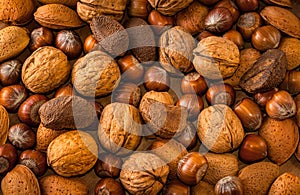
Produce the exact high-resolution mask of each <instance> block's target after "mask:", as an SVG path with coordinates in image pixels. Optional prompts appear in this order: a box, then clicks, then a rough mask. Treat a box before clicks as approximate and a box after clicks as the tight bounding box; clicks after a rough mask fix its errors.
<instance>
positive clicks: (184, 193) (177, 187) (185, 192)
mask: <svg viewBox="0 0 300 195" xmlns="http://www.w3.org/2000/svg"><path fill="white" fill-rule="evenodd" d="M163 194H165V195H179V194H180V195H189V194H190V186H188V185H186V184H184V183H182V182H180V181H179V180H177V179H176V180H172V181H170V182H168V183H167V184H166V186H165V188H164V189H163Z"/></svg>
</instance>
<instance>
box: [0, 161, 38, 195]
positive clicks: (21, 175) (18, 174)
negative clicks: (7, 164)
mask: <svg viewBox="0 0 300 195" xmlns="http://www.w3.org/2000/svg"><path fill="white" fill-rule="evenodd" d="M1 190H2V192H3V195H12V194H18V195H28V194H30V195H40V194H41V192H40V186H39V182H38V180H37V178H36V176H35V175H34V173H33V172H32V171H31V170H30V169H29V168H28V167H26V166H25V165H21V164H18V165H16V167H15V168H14V169H12V170H11V171H10V172H8V173H7V174H6V176H5V177H4V178H3V179H2V181H1Z"/></svg>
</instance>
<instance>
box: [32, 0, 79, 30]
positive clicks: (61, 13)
mask: <svg viewBox="0 0 300 195" xmlns="http://www.w3.org/2000/svg"><path fill="white" fill-rule="evenodd" d="M34 19H35V20H36V21H37V22H38V23H39V24H40V25H42V26H45V27H48V28H52V29H70V28H77V27H81V26H83V25H84V22H83V21H82V20H81V19H80V18H79V16H78V15H77V13H76V12H75V11H74V10H72V9H71V8H69V7H67V6H65V5H62V4H47V5H43V6H41V7H39V8H38V9H37V10H36V12H35V13H34Z"/></svg>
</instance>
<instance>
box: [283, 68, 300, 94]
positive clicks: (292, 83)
mask: <svg viewBox="0 0 300 195" xmlns="http://www.w3.org/2000/svg"><path fill="white" fill-rule="evenodd" d="M279 88H280V89H283V90H286V91H288V92H289V93H290V94H292V95H295V94H298V93H300V71H299V70H291V71H288V72H287V73H286V75H285V78H284V81H283V82H282V83H281V85H280V87H279Z"/></svg>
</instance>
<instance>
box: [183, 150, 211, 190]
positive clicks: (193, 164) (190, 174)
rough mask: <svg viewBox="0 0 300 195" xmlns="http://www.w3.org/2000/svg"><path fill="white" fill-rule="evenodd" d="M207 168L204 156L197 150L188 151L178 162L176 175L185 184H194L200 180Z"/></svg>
mask: <svg viewBox="0 0 300 195" xmlns="http://www.w3.org/2000/svg"><path fill="white" fill-rule="evenodd" d="M207 168H208V163H207V160H206V158H205V157H204V156H202V155H201V154H200V153H198V152H190V153H188V154H186V155H185V156H184V157H183V158H182V159H180V161H179V162H178V168H177V176H178V178H179V179H180V180H181V181H182V182H183V183H185V184H187V185H196V184H197V183H199V182H200V181H201V180H202V178H203V176H204V175H205V173H206V171H207Z"/></svg>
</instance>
